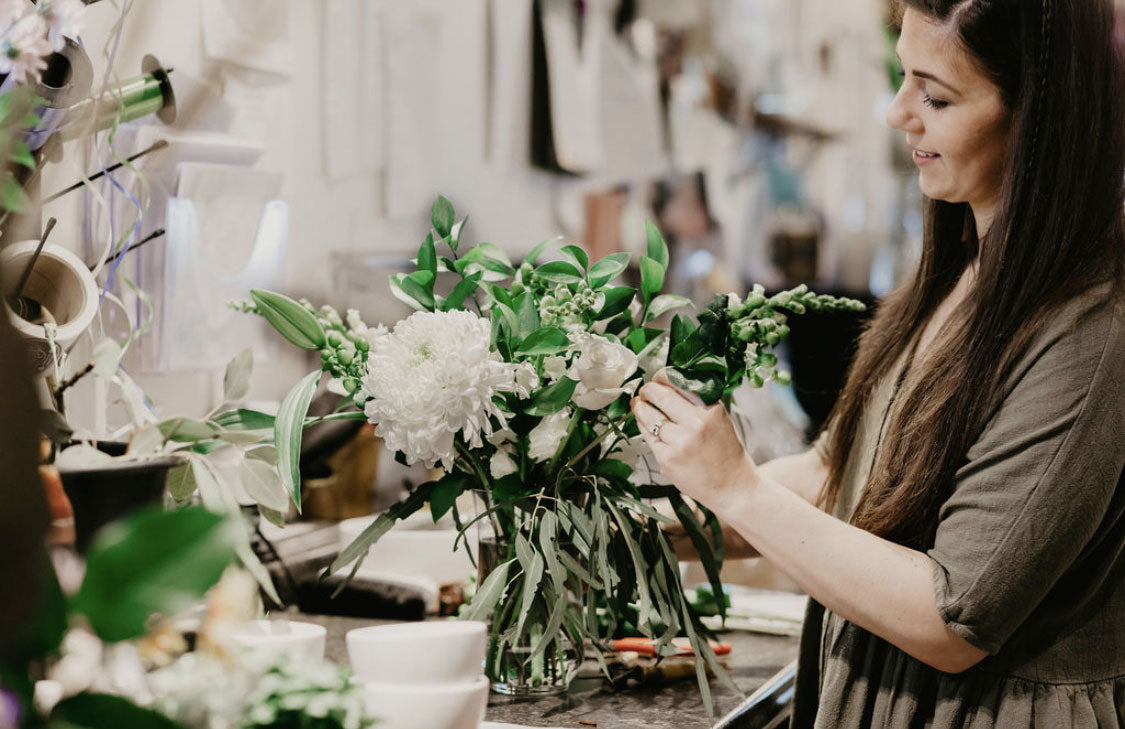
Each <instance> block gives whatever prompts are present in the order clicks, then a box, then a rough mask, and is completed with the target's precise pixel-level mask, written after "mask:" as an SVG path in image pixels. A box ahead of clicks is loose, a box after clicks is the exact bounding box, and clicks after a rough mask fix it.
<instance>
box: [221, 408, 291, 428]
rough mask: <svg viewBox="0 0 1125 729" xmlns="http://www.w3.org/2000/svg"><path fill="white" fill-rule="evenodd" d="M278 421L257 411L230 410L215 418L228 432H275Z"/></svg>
mask: <svg viewBox="0 0 1125 729" xmlns="http://www.w3.org/2000/svg"><path fill="white" fill-rule="evenodd" d="M276 420H277V419H276V418H275V417H274V416H272V415H267V414H266V413H263V412H259V411H257V410H247V409H245V408H239V409H238V410H228V411H226V412H225V413H222V414H220V415H218V416H217V417H215V419H214V422H215V424H216V425H219V426H221V427H223V428H226V429H227V430H273V426H274V422H275V421H276Z"/></svg>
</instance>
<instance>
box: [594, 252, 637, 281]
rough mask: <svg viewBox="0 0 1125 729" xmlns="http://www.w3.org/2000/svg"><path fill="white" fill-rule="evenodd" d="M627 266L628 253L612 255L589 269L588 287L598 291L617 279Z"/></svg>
mask: <svg viewBox="0 0 1125 729" xmlns="http://www.w3.org/2000/svg"><path fill="white" fill-rule="evenodd" d="M628 266H629V254H628V253H613V254H610V255H608V256H606V257H605V258H603V259H602V260H600V261H598V262H597V263H595V264H594V265H593V266H591V267H590V286H591V287H592V288H595V289H600V288H601V287H602V286H605V285H606V284H607V283H609V282H610V281H612V280H613V279H614V278H617V277H618V276H620V275H621V274H622V273H624V272H625V269H626V268H628Z"/></svg>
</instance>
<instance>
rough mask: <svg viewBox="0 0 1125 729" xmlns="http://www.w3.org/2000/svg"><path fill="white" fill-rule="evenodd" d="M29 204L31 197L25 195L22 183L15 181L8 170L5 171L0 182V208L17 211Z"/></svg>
mask: <svg viewBox="0 0 1125 729" xmlns="http://www.w3.org/2000/svg"><path fill="white" fill-rule="evenodd" d="M29 205H31V198H30V197H28V196H27V192H25V191H24V189H23V185H21V184H20V183H18V182H16V179H15V178H14V177H12V176H11V173H10V172H9V173H7V175H6V176H5V177H4V181H3V182H2V183H0V208H3V209H4V210H11V211H12V212H13V213H19V212H22V211H24V210H27V208H28V206H29Z"/></svg>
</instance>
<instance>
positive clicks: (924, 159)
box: [914, 149, 941, 166]
mask: <svg viewBox="0 0 1125 729" xmlns="http://www.w3.org/2000/svg"><path fill="white" fill-rule="evenodd" d="M940 157H941V155H940V154H935V153H933V152H923V151H922V150H920V149H915V150H914V164H916V165H919V166H921V165H928V164H930V163H931V162H934V161H936V160H938V159H939V158H940Z"/></svg>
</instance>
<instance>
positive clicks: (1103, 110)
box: [822, 0, 1125, 549]
mask: <svg viewBox="0 0 1125 729" xmlns="http://www.w3.org/2000/svg"><path fill="white" fill-rule="evenodd" d="M905 5H906V6H909V7H912V8H914V9H915V10H917V11H920V12H922V13H925V14H926V15H928V16H930V17H932V18H935V19H937V20H938V21H939V22H947V23H951V24H952V27H953V28H955V29H956V32H957V34H958V36H959V38H960V41H961V43H962V45H963V46H964V48H965V49H966V50H967V51H968V53H969V55H970V56H972V57H973V58H975V60H976V62H977V64H978V66H979V68H981V69H983V71H984V73H986V74H987V76H988V77H989V78H990V79H991V80H992V82H993V83H994V84H995V85H996V86H997V87H998V88H999V89H1000V92H1001V95H1002V98H1003V99H1004V102H1005V103H1006V105H1007V106H1008V108H1009V110H1010V111H1011V114H1012V128H1011V135H1012V136H1011V139H1012V142H1011V144H1010V148H1009V153H1008V157H1007V159H1006V160H1005V171H1004V182H1003V190H1002V193H1001V201H1000V204H999V205H998V207H997V211H996V216H995V219H994V222H993V224H992V226H991V228H990V229H989V230H988V232H987V233H986V234H985V236H984V240H983V241H981V240H978V238H977V234H976V230H975V227H974V224H973V217H972V212H971V210H970V209H969V207H968V205H967V204H964V203H948V202H941V201H935V200H928V201H927V202H926V210H925V218H926V226H925V238H924V243H923V250H922V258H921V262H920V264H919V267H918V270H917V272H916V273H915V275H914V277H913V280H912V281H910V282H908V283H907V284H906V285H904V286H902V287H901V288H899V289H897V290H896V291H894V292H892V293H891V294H890V295H889V296H888V297H887V298H886V300H885V301H884V302H883V303H882V304H881V306H880V308H879V310H878V312H877V313H876V316H875V317H874V319H873V320H872V323H871V324H870V326H869V327H868V328H867V330H866V331H865V333H864V334H863V336H862V337H861V338H860V343H859V350H858V352H857V355H856V359H855V362H854V364H853V366H852V369H851V371H850V372H849V376H848V380H847V384H846V385H845V388H844V391H843V394H842V395H841V397H840V399H839V401H838V402H837V404H836V407H835V409H834V410H833V412H832V415H831V416H830V417H829V420H828V423H829V425H828V427H829V429H830V432H831V437H830V441H829V456H830V457H829V461H830V463H829V477H828V480H827V483H826V485H825V489H824V492H823V494H822V500H823V501H824V502H825V503H827V504H829V505H832V504H835V503H836V501H837V499H838V497H839V495H840V490H841V487H842V482H843V477H844V470H845V467H846V465H847V461H848V456H849V454H850V452H851V450H852V445H853V444H854V442H855V440H856V437H857V434H858V431H859V427H860V419H861V416H862V412H863V408H864V404H865V401H866V398H867V396H868V394H869V393H871V392H873V391H874V389H875V386H876V385H877V383H879V381H880V380H881V379H882V378H884V377H885V376H887V374H888V372H889V371H890V370H891V369H892V367H893V366H894V363H895V362H896V361H897V360H898V359H899V357H900V356H902V355H903V353H904V352H905V351H906V348H907V347H908V346H910V343H911V342H912V341H913V338H914V336H915V334H916V333H918V332H920V331H921V329H922V328H923V327H924V325H925V323H926V321H927V320H928V318H929V316H930V315H931V314H932V313H933V312H934V310H935V309H936V308H937V306H938V304H939V303H941V301H942V300H943V299H944V298H945V297H946V296H947V295H948V294H949V293H950V292H951V291H952V290H953V288H954V286H955V285H956V283H957V281H958V279H959V277H960V276H961V274H962V272H964V271H965V269H966V267H967V266H968V264H970V263H971V262H972V261H973V260H974V259H977V258H978V253H979V268H978V270H977V278H976V282H975V286H974V287H973V290H972V291H971V293H970V294H969V296H968V299H967V300H966V301H965V303H964V304H962V306H961V308H960V309H959V310H958V311H957V312H955V314H954V315H953V316H952V317H951V318H950V322H951V324H950V325H949V326H947V327H946V329H945V330H944V331H943V332H942V333H941V334H940V335H939V337H938V339H937V340H935V346H933V347H931V348H930V352H935V351H940V352H941V355H940V357H933V356H928V357H926V358H925V359H924V360H918V361H916V362H915V363H914V364H913V365H912V366H911V368H910V373H909V375H908V377H907V378H906V380H905V381H904V383H903V385H902V388H901V393H900V395H899V396H898V397H899V404H898V405H896V407H895V411H896V412H897V413H899V415H897V416H895V417H893V418H891V421H890V422H889V423H888V424H887V428H886V432H885V434H884V435H883V438H882V444H883V445H882V447H881V448H880V455H879V458H878V461H877V462H876V464H875V467H874V469H873V470H872V472H871V475H870V476H869V479H868V482H867V488H866V490H865V493H864V495H863V497H862V499H861V501H860V503H859V506H858V507H857V510H856V513H855V516H854V519H853V523H855V524H856V525H857V526H860V527H862V528H864V529H866V530H868V531H870V532H872V533H874V534H876V535H879V536H882V537H884V538H887V539H890V540H893V541H895V542H898V543H900V544H904V545H907V546H911V547H914V548H918V549H925V548H927V547H928V546H930V545H931V544H932V541H933V537H934V533H935V530H936V524H937V513H938V509H939V508H940V506H941V504H942V503H943V502H944V501H945V500H946V499H947V498H948V496H949V494H950V493H951V490H952V487H953V480H954V472H955V470H956V469H957V467H958V466H959V465H960V464H961V463H962V462H963V460H964V457H965V453H966V451H967V450H968V448H969V446H970V445H972V443H973V442H974V441H975V439H976V438H978V437H979V435H980V433H981V431H982V430H983V428H984V425H985V424H986V423H987V420H988V418H989V417H990V415H991V413H992V412H993V410H994V408H995V407H996V405H997V403H995V402H994V398H995V394H994V393H995V392H996V391H997V389H998V385H999V384H1000V382H1001V380H1002V378H1003V376H1004V373H1005V370H1006V368H1008V367H1009V366H1010V365H1011V364H1012V361H1013V359H1014V358H1015V357H1017V356H1018V355H1019V353H1020V352H1021V350H1023V349H1025V348H1026V346H1027V344H1028V342H1029V340H1030V337H1031V335H1032V334H1033V333H1034V331H1035V329H1036V328H1037V326H1038V325H1039V324H1040V323H1041V322H1042V321H1043V320H1044V319H1045V317H1048V316H1049V315H1050V313H1051V311H1053V310H1054V309H1055V308H1056V307H1057V306H1058V305H1059V304H1061V303H1063V302H1065V301H1066V300H1067V299H1069V298H1071V297H1073V296H1074V295H1075V294H1076V293H1079V292H1081V291H1083V290H1085V289H1086V288H1088V287H1090V286H1092V285H1095V284H1097V283H1098V282H1104V281H1106V280H1112V281H1115V282H1116V283H1117V284H1118V290H1120V287H1121V282H1122V281H1123V280H1125V218H1123V203H1125V182H1123V180H1125V72H1123V70H1122V66H1123V59H1122V58H1121V56H1120V50H1119V49H1117V48H1116V47H1115V45H1114V43H1113V41H1112V29H1113V6H1112V0H905Z"/></svg>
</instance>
